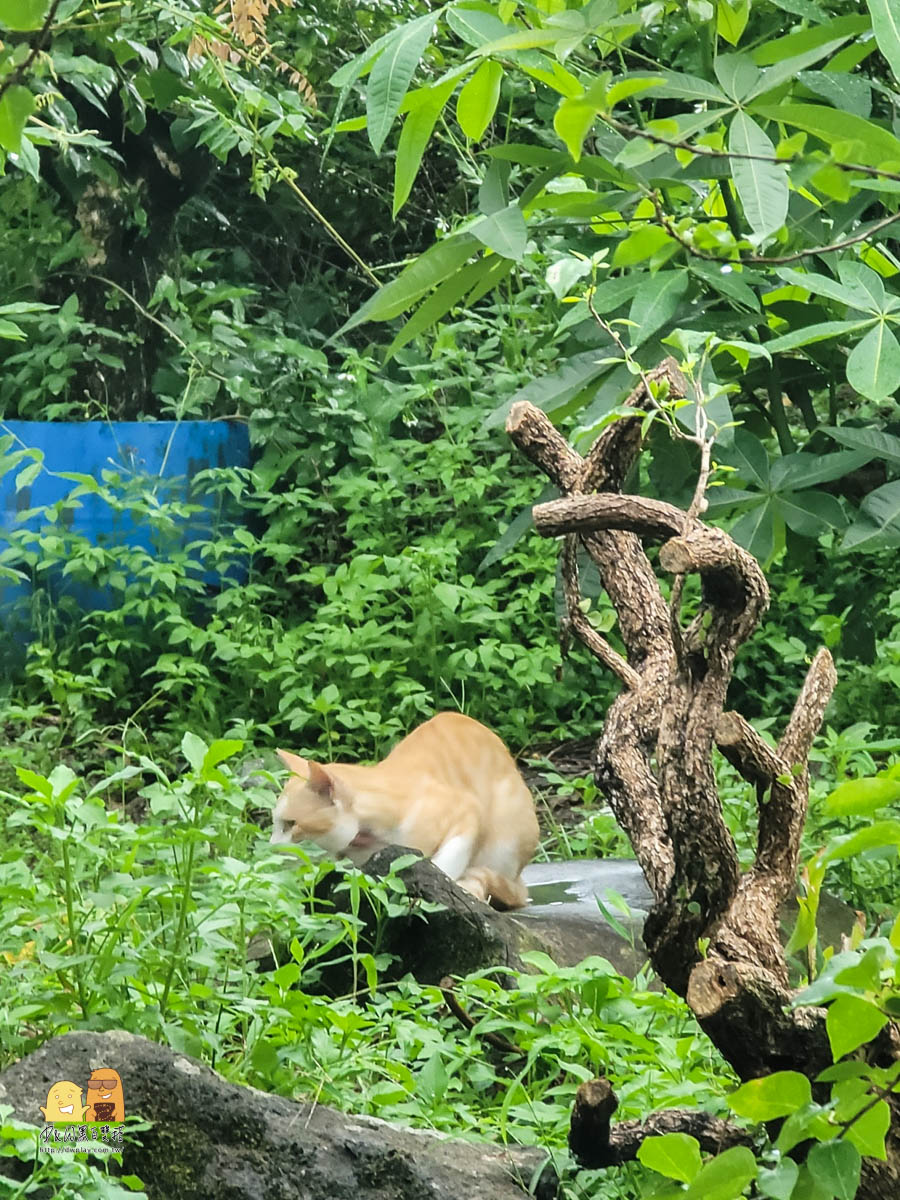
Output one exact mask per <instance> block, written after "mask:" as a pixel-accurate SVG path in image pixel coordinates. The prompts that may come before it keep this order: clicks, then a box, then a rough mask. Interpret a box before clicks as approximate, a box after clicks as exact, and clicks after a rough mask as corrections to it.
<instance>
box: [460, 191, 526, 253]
mask: <svg viewBox="0 0 900 1200" xmlns="http://www.w3.org/2000/svg"><path fill="white" fill-rule="evenodd" d="M469 233H471V234H472V235H473V236H474V237H477V238H478V240H479V242H481V243H482V245H485V246H487V248H488V249H489V250H493V251H494V253H495V254H502V255H503V257H504V258H511V259H512V260H513V261H514V262H521V261H522V259H523V258H524V257H525V247H526V245H527V243H528V227H527V226H526V224H525V217H524V216H523V215H522V210H521V208H519V206H518V204H509V205H507V207H506V208H501V209H500V211H499V212H495V213H491V214H490V215H489V216H487V217H482V218H481V220H480V221H477V222H476V223H475V224H474V225H472V226H470V228H469Z"/></svg>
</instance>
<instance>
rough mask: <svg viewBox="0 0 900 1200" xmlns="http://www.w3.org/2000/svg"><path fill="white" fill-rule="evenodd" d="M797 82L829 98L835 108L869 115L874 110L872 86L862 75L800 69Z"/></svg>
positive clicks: (823, 97) (859, 114)
mask: <svg viewBox="0 0 900 1200" xmlns="http://www.w3.org/2000/svg"><path fill="white" fill-rule="evenodd" d="M797 82H798V83H802V84H803V86H804V87H807V88H809V90H810V91H811V92H815V94H816V95H817V96H821V97H822V99H823V100H827V101H828V102H829V104H831V105H833V107H834V108H838V109H842V110H843V111H845V112H852V113H855V115H856V116H857V117H864V118H865V117H868V116H869V114H870V113H871V111H872V86H871V84H870V83H869V81H868V80H867V79H865V78H863V77H862V76H860V75H847V74H845V73H843V72H837V71H800V72H798V74H797Z"/></svg>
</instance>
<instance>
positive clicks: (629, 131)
mask: <svg viewBox="0 0 900 1200" xmlns="http://www.w3.org/2000/svg"><path fill="white" fill-rule="evenodd" d="M601 119H602V120H604V121H605V122H606V123H607V125H609V126H611V127H612V128H613V129H615V131H616V132H617V133H621V134H622V135H623V136H625V137H636V138H643V139H644V140H645V141H647V142H654V143H655V144H656V145H658V146H668V147H669V148H670V149H671V150H687V152H688V153H689V154H696V155H697V156H698V158H727V159H729V160H731V159H734V160H736V161H739V162H765V163H775V164H776V165H778V166H783V167H790V166H794V165H796V164H797V163H802V162H803V161H804V159H802V158H800V157H799V156H790V157H788V158H779V157H778V155H777V154H743V153H741V152H740V151H737V150H716V149H714V148H713V147H711V146H698V145H696V144H695V143H694V142H687V141H684V140H682V139H680V138H667V137H663V136H662V135H661V134H659V133H651V132H650V130H649V129H641V128H640V127H639V126H637V125H629V124H628V122H627V121H620V120H618V118H616V117H613V116H610V115H608V114H607V115H603V116H602V118H601ZM828 165H829V166H833V167H837V169H838V170H839V171H856V172H858V173H859V174H860V175H868V176H870V177H871V178H873V179H893V180H894V181H895V182H900V172H898V171H885V170H883V169H882V168H880V167H868V166H866V165H865V164H864V163H845V162H835V163H829V164H828Z"/></svg>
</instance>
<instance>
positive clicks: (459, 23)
mask: <svg viewBox="0 0 900 1200" xmlns="http://www.w3.org/2000/svg"><path fill="white" fill-rule="evenodd" d="M447 24H448V25H449V26H450V28H451V29H452V30H453V32H454V33H455V34H456V35H457V37H459V38H461V39H462V41H464V42H465V43H466V45H467V46H474V47H475V48H476V49H477V48H478V47H479V46H484V45H485V44H486V43H488V42H496V41H497V40H498V39H499V38H502V37H506V36H507V34H508V33H510V32H511V31H510V28H509V26H508V25H504V23H503V22H502V21H501V20H500V18H499V17H498V16H497V15H496V14H495V13H492V12H486V11H485V8H484V6H483V5H478V4H454V5H453V6H452V7H451V8H448V9H447Z"/></svg>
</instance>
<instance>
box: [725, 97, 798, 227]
mask: <svg viewBox="0 0 900 1200" xmlns="http://www.w3.org/2000/svg"><path fill="white" fill-rule="evenodd" d="M728 148H729V150H730V151H731V153H732V154H737V155H741V154H745V155H763V156H769V157H774V155H775V147H774V145H773V144H772V141H771V139H770V138H769V136H768V134H766V133H765V132H764V131H763V130H762V129H760V127H759V126H758V125H757V123H756V122H755V121H754V120H753V118H752V117H750V116H748V115H747V113H745V112H739V113H736V114H735V116H734V119H733V120H732V122H731V128H730V129H729V131H728ZM731 174H732V179H733V180H734V186H735V188H736V189H737V194H738V196H739V197H740V200H741V204H742V206H743V209H744V216H745V217H746V218H747V221H748V222H749V225H750V228H751V229H752V230H753V232H754V233H756V234H758V235H759V236H760V237H765V236H767V235H768V234H771V233H774V232H775V231H776V230H778V229H780V228H781V227H782V225H783V224H784V222H785V220H786V219H787V210H788V199H789V194H790V189H789V187H788V176H787V168H786V167H782V166H780V165H779V164H778V163H771V162H760V161H758V160H756V159H752V158H749V159H748V158H734V159H732V163H731Z"/></svg>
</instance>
